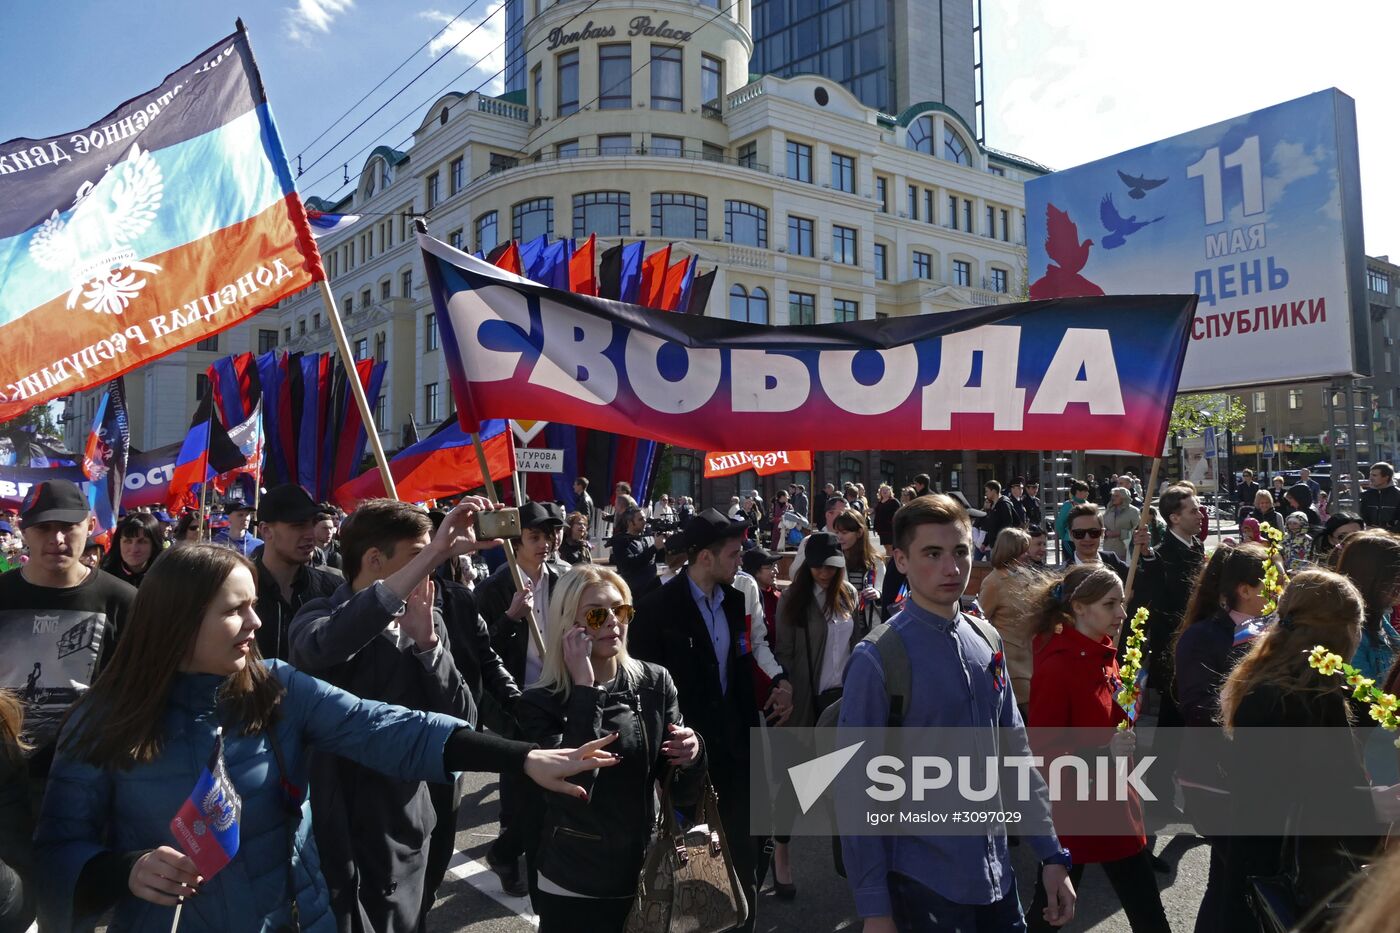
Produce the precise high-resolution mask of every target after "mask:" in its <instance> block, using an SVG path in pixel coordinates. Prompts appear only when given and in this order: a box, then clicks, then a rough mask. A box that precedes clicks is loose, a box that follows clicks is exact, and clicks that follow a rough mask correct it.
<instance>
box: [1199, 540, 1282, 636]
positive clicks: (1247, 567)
mask: <svg viewBox="0 0 1400 933" xmlns="http://www.w3.org/2000/svg"><path fill="white" fill-rule="evenodd" d="M1268 560H1269V552H1268V550H1266V549H1265V547H1264V546H1263V545H1262V544H1257V543H1255V542H1253V541H1247V542H1245V543H1244V544H1240V545H1234V546H1231V545H1221V546H1220V547H1218V548H1216V549H1215V553H1214V554H1212V555H1210V560H1208V561H1206V565H1205V566H1204V567H1202V568H1201V572H1200V574H1198V575H1197V577H1196V586H1195V588H1194V589H1193V590H1192V591H1191V601H1190V602H1189V603H1187V604H1186V613H1185V615H1183V616H1182V617H1181V625H1180V626H1178V627H1177V632H1176V636H1177V638H1180V637H1181V633H1182V632H1184V631H1186V630H1187V629H1188V628H1190V627H1191V626H1193V625H1195V624H1196V623H1198V622H1202V621H1204V620H1206V619H1209V618H1210V617H1211V616H1213V615H1215V614H1216V613H1217V612H1219V611H1220V609H1221V603H1222V602H1223V603H1224V608H1225V609H1234V608H1235V605H1236V603H1237V602H1238V600H1239V588H1240V587H1241V586H1242V585H1244V584H1249V585H1250V586H1258V585H1259V584H1260V583H1262V582H1264V567H1265V566H1266V565H1267V562H1268Z"/></svg>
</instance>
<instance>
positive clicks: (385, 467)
mask: <svg viewBox="0 0 1400 933" xmlns="http://www.w3.org/2000/svg"><path fill="white" fill-rule="evenodd" d="M317 284H318V285H320V287H321V300H322V301H324V302H325V305H326V312H327V316H328V317H329V318H330V321H331V332H332V333H334V334H335V346H336V349H337V350H339V351H340V365H341V366H343V367H344V368H345V374H346V377H347V381H348V382H349V383H350V391H351V393H352V394H353V395H354V396H355V406H356V407H357V408H359V409H360V420H361V421H363V422H364V427H365V434H366V435H368V436H369V443H370V447H371V448H372V449H373V450H374V461H375V462H376V463H378V464H379V474H380V476H382V477H383V478H384V491H385V492H387V493H388V494H389V498H390V499H397V498H398V497H399V491H398V489H397V488H395V486H394V474H393V473H392V472H391V471H390V470H389V458H388V457H386V456H385V455H384V445H383V444H382V443H381V442H380V440H379V430H378V427H379V426H378V425H376V424H375V423H374V415H373V413H372V412H371V411H370V410H369V399H368V398H366V397H365V387H364V386H362V385H360V374H359V373H358V372H356V370H355V366H354V357H352V356H351V355H350V341H349V339H348V338H347V337H346V336H345V325H344V323H342V322H341V320H340V311H339V310H337V309H336V306H335V296H334V295H332V294H331V286H330V283H329V282H328V281H327V280H325V279H321V281H320V282H318V283H317Z"/></svg>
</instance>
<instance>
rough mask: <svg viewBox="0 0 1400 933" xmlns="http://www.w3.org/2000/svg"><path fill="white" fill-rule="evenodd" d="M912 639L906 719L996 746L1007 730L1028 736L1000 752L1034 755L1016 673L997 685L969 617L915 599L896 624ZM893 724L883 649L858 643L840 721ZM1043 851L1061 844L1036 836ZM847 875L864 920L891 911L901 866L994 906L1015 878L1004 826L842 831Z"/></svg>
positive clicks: (951, 894) (946, 892)
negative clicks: (955, 729) (965, 731)
mask: <svg viewBox="0 0 1400 933" xmlns="http://www.w3.org/2000/svg"><path fill="white" fill-rule="evenodd" d="M889 624H890V625H891V626H892V627H893V628H894V629H896V630H897V631H898V632H899V634H900V636H901V637H902V638H903V639H904V645H905V648H906V650H907V652H908V655H909V661H910V665H911V667H912V668H913V669H914V670H915V671H916V672H917V676H916V677H915V678H914V682H913V684H912V685H911V690H910V696H909V701H908V712H907V713H906V714H905V716H904V725H905V726H916V727H950V726H982V727H985V728H986V729H987V732H988V744H989V747H991V745H992V743H993V742H994V741H995V734H994V732H993V730H995V729H997V728H998V727H1009V728H1012V729H1014V730H1015V733H1016V735H1018V736H1019V737H1020V741H1019V743H1017V744H1018V745H1019V747H1011V746H1007V745H1004V746H1003V747H1002V748H1001V749H1000V750H999V751H1000V754H1002V755H1006V756H1011V755H1029V754H1030V753H1031V752H1030V749H1029V747H1028V745H1027V743H1026V738H1025V732H1024V728H1023V725H1022V722H1021V714H1020V712H1019V711H1018V710H1017V709H1016V697H1015V695H1014V694H1013V693H1012V691H1011V678H1009V677H1006V678H1003V683H1002V684H1001V686H1000V687H997V686H995V685H994V684H993V682H992V675H991V673H990V670H989V667H990V665H991V661H992V649H991V646H990V645H988V644H987V642H986V641H985V640H984V639H983V638H982V636H981V635H980V634H978V632H977V631H976V630H975V629H974V628H973V627H972V625H971V624H969V623H965V622H962V621H961V617H959V618H958V619H952V620H949V619H945V618H942V617H941V616H937V615H935V614H933V613H932V612H929V611H928V610H926V609H924V608H923V607H921V606H919V605H918V604H917V603H916V602H915V601H914V600H913V598H910V599H906V600H905V601H904V608H903V609H902V611H901V612H899V614H897V615H896V616H895V617H894V618H892V619H891V620H890V623H889ZM888 721H889V696H888V695H887V694H886V692H885V676H884V671H883V670H882V669H881V668H880V662H879V656H878V654H876V653H875V650H874V649H873V648H871V646H870V645H868V644H865V643H861V644H859V645H857V646H856V649H855V653H854V654H852V656H851V661H850V664H849V666H847V668H846V681H845V691H844V693H843V695H842V701H841V719H840V722H839V724H840V725H841V726H883V725H885V724H886V723H887V722H888ZM1030 773H1031V780H1032V787H1033V788H1036V787H1038V788H1039V792H1040V793H1044V782H1043V781H1042V780H1041V778H1040V775H1039V772H1038V771H1035V770H1032V771H1031V772H1030ZM1027 841H1028V844H1029V845H1030V847H1031V849H1032V850H1033V851H1034V852H1035V854H1036V856H1037V857H1038V858H1042V859H1043V858H1046V857H1047V856H1050V855H1053V854H1055V853H1056V852H1058V851H1060V842H1059V840H1058V839H1057V838H1056V837H1054V836H1034V837H1030V838H1029V839H1028V840H1027ZM841 851H842V853H843V855H844V856H845V862H846V878H847V880H848V881H849V883H850V885H851V891H852V893H853V894H854V896H855V902H856V912H857V913H858V914H859V915H860V916H862V917H884V916H889V915H890V913H891V909H892V908H891V905H890V892H889V881H888V875H889V873H890V872H892V871H893V872H898V873H900V874H901V875H904V876H906V877H908V878H911V879H913V880H914V881H917V882H918V883H919V884H922V885H924V886H926V887H928V888H930V889H932V890H933V891H935V892H937V893H938V894H939V895H941V896H942V897H945V898H947V899H949V900H951V901H954V902H955V903H959V904H993V903H995V902H997V901H999V900H1000V899H1001V898H1003V897H1005V896H1006V893H1007V892H1008V891H1010V890H1011V888H1012V885H1013V884H1014V883H1015V875H1014V873H1013V872H1012V868H1011V858H1010V856H1009V854H1008V853H1007V847H1006V831H1005V829H1003V828H1001V827H999V826H998V827H997V828H996V829H995V830H994V832H993V834H992V835H988V836H908V835H905V836H843V837H842V839H841Z"/></svg>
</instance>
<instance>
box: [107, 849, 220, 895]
mask: <svg viewBox="0 0 1400 933" xmlns="http://www.w3.org/2000/svg"><path fill="white" fill-rule="evenodd" d="M203 883H204V879H203V878H201V877H199V871H198V870H197V869H196V868H195V867H194V862H192V861H190V858H189V856H187V855H185V854H184V853H183V852H180V851H179V850H178V849H172V848H171V847H170V846H161V847H160V848H158V849H152V850H151V851H149V852H147V853H146V854H145V855H143V856H141V857H140V858H139V859H137V860H136V864H135V865H132V866H131V874H130V875H128V876H127V879H126V886H127V887H128V888H130V889H131V893H132V894H134V895H136V896H137V897H139V898H141V900H143V901H150V902H151V903H152V904H160V905H162V906H164V907H173V906H175V905H176V904H178V903H180V901H181V900H182V899H183V898H186V897H193V896H194V895H195V894H198V893H199V886H200V885H201V884H203Z"/></svg>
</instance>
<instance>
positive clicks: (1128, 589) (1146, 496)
mask: <svg viewBox="0 0 1400 933" xmlns="http://www.w3.org/2000/svg"><path fill="white" fill-rule="evenodd" d="M1161 468H1162V458H1161V457H1153V458H1152V475H1151V476H1150V477H1149V478H1148V480H1147V488H1146V489H1144V490H1143V495H1142V515H1141V516H1140V518H1141V524H1139V525H1138V527H1139V528H1146V527H1147V526H1148V523H1149V522H1151V520H1152V519H1151V516H1150V515H1149V513H1148V510H1149V509H1150V508H1151V506H1152V499H1153V496H1154V495H1155V494H1156V492H1155V491H1156V489H1157V472H1158V471H1159V470H1161ZM1163 521H1165V519H1163ZM1140 560H1142V548H1140V547H1137V546H1134V547H1133V562H1132V564H1131V565H1130V566H1129V567H1128V580H1127V582H1126V583H1125V584H1124V586H1123V594H1124V596H1123V598H1124V600H1129V599H1132V598H1133V578H1134V577H1136V576H1137V569H1138V561H1140Z"/></svg>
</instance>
